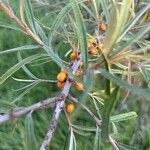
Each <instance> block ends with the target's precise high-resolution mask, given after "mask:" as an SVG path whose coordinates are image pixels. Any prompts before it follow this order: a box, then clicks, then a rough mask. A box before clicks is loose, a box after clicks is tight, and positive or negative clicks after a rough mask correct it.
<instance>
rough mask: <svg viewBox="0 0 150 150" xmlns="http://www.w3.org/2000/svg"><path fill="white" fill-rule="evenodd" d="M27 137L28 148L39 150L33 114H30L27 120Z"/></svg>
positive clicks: (29, 149)
mask: <svg viewBox="0 0 150 150" xmlns="http://www.w3.org/2000/svg"><path fill="white" fill-rule="evenodd" d="M25 135H26V137H25V138H26V146H27V149H28V150H37V142H36V137H35V132H34V125H33V119H32V115H31V113H29V114H28V115H27V117H26V120H25Z"/></svg>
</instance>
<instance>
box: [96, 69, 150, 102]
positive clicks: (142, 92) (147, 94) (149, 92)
mask: <svg viewBox="0 0 150 150" xmlns="http://www.w3.org/2000/svg"><path fill="white" fill-rule="evenodd" d="M98 73H100V74H101V75H102V76H104V77H105V78H107V79H109V80H111V81H112V82H113V83H114V84H115V85H118V86H120V87H122V88H125V89H127V90H130V91H131V92H133V93H134V94H136V95H139V96H143V97H144V98H145V99H147V100H150V89H142V88H139V87H137V86H135V85H133V84H128V83H127V82H126V81H123V80H121V79H119V78H118V77H116V76H114V75H112V74H110V73H108V72H107V71H105V70H104V69H99V71H98Z"/></svg>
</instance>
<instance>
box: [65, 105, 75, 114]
mask: <svg viewBox="0 0 150 150" xmlns="http://www.w3.org/2000/svg"><path fill="white" fill-rule="evenodd" d="M73 110H74V104H72V103H70V104H67V105H66V112H67V113H72V112H73Z"/></svg>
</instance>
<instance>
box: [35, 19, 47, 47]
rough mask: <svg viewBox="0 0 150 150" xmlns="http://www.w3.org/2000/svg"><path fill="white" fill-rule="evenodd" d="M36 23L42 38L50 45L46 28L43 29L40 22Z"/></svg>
mask: <svg viewBox="0 0 150 150" xmlns="http://www.w3.org/2000/svg"><path fill="white" fill-rule="evenodd" d="M35 25H36V29H37V33H38V34H39V36H40V37H41V39H42V40H43V41H44V43H46V44H47V45H48V38H47V36H46V34H45V32H44V30H43V29H42V27H41V26H40V25H39V23H38V22H35Z"/></svg>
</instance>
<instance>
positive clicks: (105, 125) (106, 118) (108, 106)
mask: <svg viewBox="0 0 150 150" xmlns="http://www.w3.org/2000/svg"><path fill="white" fill-rule="evenodd" d="M118 91H119V87H116V88H115V89H114V91H113V92H112V94H111V95H110V98H109V99H107V100H105V103H104V109H103V114H102V128H101V129H102V140H103V141H106V142H108V141H109V122H110V114H111V111H112V109H113V107H114V104H115V102H116V100H117V97H118Z"/></svg>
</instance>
